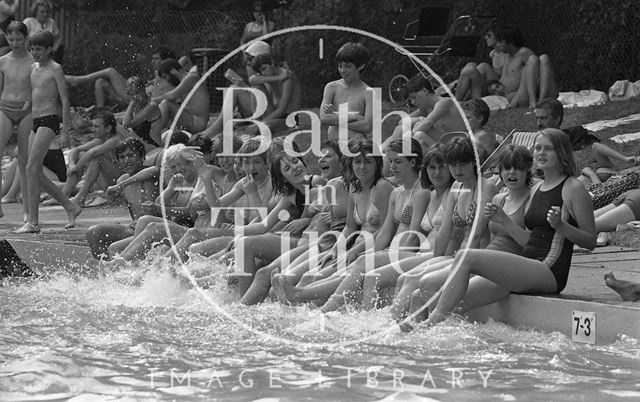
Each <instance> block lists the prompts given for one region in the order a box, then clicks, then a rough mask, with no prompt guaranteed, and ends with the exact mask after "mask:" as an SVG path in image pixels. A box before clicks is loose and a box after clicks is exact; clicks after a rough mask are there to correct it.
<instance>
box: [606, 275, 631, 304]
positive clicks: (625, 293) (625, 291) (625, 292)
mask: <svg viewBox="0 0 640 402" xmlns="http://www.w3.org/2000/svg"><path fill="white" fill-rule="evenodd" d="M604 283H605V284H606V285H607V286H609V287H610V288H611V289H613V290H614V291H616V292H617V293H618V294H619V295H620V297H622V300H624V301H638V300H640V284H638V283H633V282H630V281H624V280H620V279H616V277H615V276H613V271H612V272H609V273H607V274H604Z"/></svg>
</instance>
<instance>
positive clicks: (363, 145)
mask: <svg viewBox="0 0 640 402" xmlns="http://www.w3.org/2000/svg"><path fill="white" fill-rule="evenodd" d="M348 146H349V152H351V153H352V154H357V156H364V157H367V156H369V155H370V156H371V157H372V158H373V160H374V161H375V163H376V171H375V173H374V176H373V184H372V186H375V185H376V183H377V182H378V180H380V179H381V178H382V163H383V161H382V156H376V155H371V154H372V153H373V147H374V144H373V142H372V141H371V140H370V139H368V138H365V137H362V136H357V137H354V138H352V139H351V140H349V145H348ZM357 156H353V157H346V158H345V168H346V169H345V175H344V177H345V182H348V183H349V186H350V187H351V186H353V189H354V191H355V192H356V193H359V192H360V191H362V183H361V182H360V179H358V178H357V177H356V175H355V173H354V172H353V161H354V160H355V159H356V157H357Z"/></svg>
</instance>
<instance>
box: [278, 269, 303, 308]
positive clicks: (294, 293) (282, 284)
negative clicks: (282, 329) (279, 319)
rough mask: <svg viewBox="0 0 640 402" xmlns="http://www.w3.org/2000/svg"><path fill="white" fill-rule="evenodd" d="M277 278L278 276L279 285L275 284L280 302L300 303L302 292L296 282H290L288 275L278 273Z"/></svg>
mask: <svg viewBox="0 0 640 402" xmlns="http://www.w3.org/2000/svg"><path fill="white" fill-rule="evenodd" d="M275 278H277V286H274V290H275V292H276V296H277V297H278V300H280V303H282V304H288V305H292V304H295V303H298V299H299V294H300V291H299V290H298V288H297V287H296V286H295V285H294V284H292V283H289V281H288V280H287V277H286V276H284V275H276V276H275Z"/></svg>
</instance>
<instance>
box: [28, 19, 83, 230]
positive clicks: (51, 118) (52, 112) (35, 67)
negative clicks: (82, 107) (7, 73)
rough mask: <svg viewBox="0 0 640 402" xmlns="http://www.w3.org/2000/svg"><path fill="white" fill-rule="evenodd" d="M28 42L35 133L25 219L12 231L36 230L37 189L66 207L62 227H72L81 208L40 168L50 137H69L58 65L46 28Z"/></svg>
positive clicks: (67, 119) (62, 81)
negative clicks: (30, 59)
mask: <svg viewBox="0 0 640 402" xmlns="http://www.w3.org/2000/svg"><path fill="white" fill-rule="evenodd" d="M29 45H30V47H31V55H32V56H33V59H34V63H33V64H32V65H31V88H32V93H31V97H32V100H33V116H34V118H33V131H34V133H35V136H34V138H33V142H32V144H31V146H30V148H29V160H28V161H27V203H28V219H27V222H26V223H25V224H24V226H22V227H21V228H20V229H18V230H16V233H39V232H40V222H39V220H38V212H39V211H38V208H39V203H40V190H41V188H42V189H44V190H45V191H46V192H48V193H49V194H51V195H52V196H53V197H54V198H55V199H57V200H58V201H59V202H60V203H61V204H62V206H63V207H64V209H65V210H66V212H67V216H68V218H69V223H68V224H67V225H66V226H65V228H67V229H68V228H72V227H74V226H75V222H76V218H77V217H78V215H80V212H82V209H81V208H80V207H79V206H78V205H77V204H75V203H73V202H72V201H71V200H69V198H67V197H66V196H65V195H64V194H62V191H61V190H60V189H59V188H58V187H56V185H55V184H53V183H52V182H51V180H49V179H48V178H47V177H46V176H45V174H44V172H43V171H42V162H43V160H44V157H45V155H46V153H47V151H48V150H49V145H50V144H51V141H53V139H54V137H56V136H58V135H60V134H61V132H62V136H63V138H64V139H66V140H67V142H68V138H69V132H68V122H69V96H68V94H67V86H66V84H65V81H64V73H63V72H62V67H61V66H60V65H59V64H58V63H56V62H55V61H53V60H51V48H52V46H53V35H52V34H51V32H49V31H40V32H38V33H36V34H34V35H33V36H32V37H31V38H29ZM58 97H59V98H60V99H61V100H62V122H61V121H60V116H59V115H58V111H59V110H60V104H59V103H58ZM60 123H62V128H61V127H60Z"/></svg>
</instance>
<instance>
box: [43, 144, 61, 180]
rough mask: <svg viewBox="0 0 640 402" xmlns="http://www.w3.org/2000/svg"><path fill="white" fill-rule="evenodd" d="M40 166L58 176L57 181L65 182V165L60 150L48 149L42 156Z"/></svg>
mask: <svg viewBox="0 0 640 402" xmlns="http://www.w3.org/2000/svg"><path fill="white" fill-rule="evenodd" d="M42 165H43V166H45V167H46V168H47V169H49V170H51V171H52V172H53V173H55V175H56V176H58V180H60V181H67V165H66V164H65V162H64V154H63V153H62V149H50V150H49V151H48V152H47V154H46V155H45V156H44V161H43V162H42Z"/></svg>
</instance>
